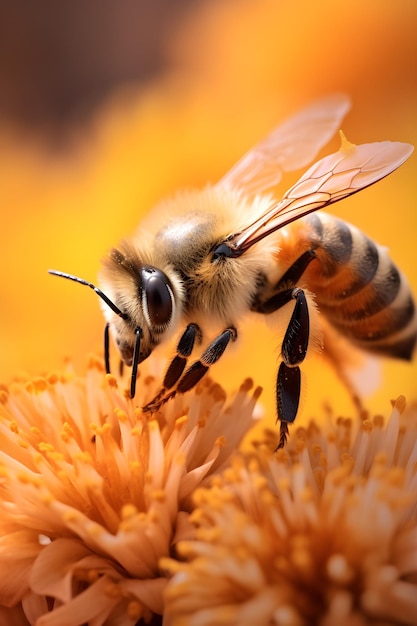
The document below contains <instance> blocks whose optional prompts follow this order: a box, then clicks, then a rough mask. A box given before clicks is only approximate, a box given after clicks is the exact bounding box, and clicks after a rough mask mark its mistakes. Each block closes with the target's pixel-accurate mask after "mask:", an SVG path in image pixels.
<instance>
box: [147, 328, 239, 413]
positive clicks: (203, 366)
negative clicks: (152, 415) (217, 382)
mask: <svg viewBox="0 0 417 626" xmlns="http://www.w3.org/2000/svg"><path fill="white" fill-rule="evenodd" d="M236 337H237V332H236V329H235V328H233V327H230V328H226V330H224V331H223V332H222V333H221V334H220V335H218V336H217V337H216V338H215V339H214V340H213V341H212V342H211V343H210V345H209V346H208V347H207V349H206V350H205V351H204V352H203V354H202V355H201V357H200V358H199V359H198V361H195V362H194V363H192V364H191V365H190V366H189V367H188V369H187V370H185V373H182V372H183V370H184V366H185V364H186V360H187V359H186V356H188V355H189V354H191V352H192V349H193V346H194V343H195V341H198V342H200V341H201V330H200V328H199V327H198V326H197V324H189V326H187V328H186V330H185V332H184V334H183V335H182V337H181V339H180V341H179V344H178V347H177V355H176V356H175V357H174V359H173V360H172V361H171V363H170V365H169V367H168V370H167V373H166V375H165V379H164V387H163V388H162V389H161V391H160V392H159V393H158V394H157V395H156V396H155V398H154V399H153V400H151V402H149V403H148V404H147V405H146V406H144V407H143V410H144V411H150V412H154V411H158V409H160V408H161V406H162V405H163V404H165V402H167V401H168V400H169V399H170V398H172V397H174V396H175V394H176V393H185V392H187V391H189V390H190V389H192V388H193V387H194V386H195V385H196V384H197V383H198V382H199V381H200V380H201V379H202V378H203V376H204V375H205V374H206V373H207V371H208V370H209V369H210V366H211V365H214V363H217V361H218V360H219V359H220V357H221V356H222V354H223V353H224V351H225V350H226V348H227V346H228V344H229V343H230V341H235V339H236ZM175 385H176V387H175ZM169 389H172V390H171V391H169Z"/></svg>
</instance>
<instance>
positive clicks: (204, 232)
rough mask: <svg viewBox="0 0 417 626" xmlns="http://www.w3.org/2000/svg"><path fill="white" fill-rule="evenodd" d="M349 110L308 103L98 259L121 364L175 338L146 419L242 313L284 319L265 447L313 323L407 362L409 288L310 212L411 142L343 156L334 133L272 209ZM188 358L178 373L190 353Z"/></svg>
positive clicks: (192, 379) (375, 254) (291, 414)
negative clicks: (282, 187)
mask: <svg viewBox="0 0 417 626" xmlns="http://www.w3.org/2000/svg"><path fill="white" fill-rule="evenodd" d="M349 108H350V103H349V100H348V98H347V97H346V96H344V95H337V94H335V95H332V96H328V97H326V98H324V99H321V100H319V101H316V102H314V103H312V104H311V105H310V106H308V107H307V108H305V109H303V110H301V111H300V112H298V113H297V114H295V115H294V116H292V117H290V118H289V119H288V120H287V121H286V122H284V123H283V124H281V125H280V126H278V128H276V129H275V130H274V131H273V132H272V133H271V134H270V135H268V136H267V137H266V138H265V139H264V140H263V141H261V142H260V143H259V144H258V145H256V146H255V147H254V148H252V150H250V151H249V152H248V153H247V154H246V155H245V156H244V157H243V158H242V159H241V160H240V161H239V162H238V163H237V164H236V165H235V166H234V167H232V169H231V170H230V171H229V172H228V173H227V174H226V175H225V176H223V178H222V179H221V180H220V181H219V182H217V183H216V184H214V185H212V186H208V187H206V188H205V189H203V190H199V191H187V192H184V193H182V194H180V195H178V196H176V197H174V198H173V199H171V200H168V201H167V202H165V203H164V204H163V205H162V206H161V207H158V208H157V213H156V218H154V220H153V225H152V226H151V227H150V228H147V225H146V222H145V224H143V225H142V226H141V228H140V230H139V231H138V233H137V234H136V235H135V236H134V237H133V238H132V239H128V240H125V241H122V242H121V244H120V245H119V246H118V247H117V248H114V249H112V250H111V251H110V252H109V254H108V256H107V257H106V258H105V259H104V261H103V267H102V270H101V272H100V275H99V284H100V287H96V286H95V285H94V284H93V283H90V282H88V281H85V280H83V279H81V278H78V277H76V276H73V275H70V274H66V273H63V272H58V271H55V270H50V273H51V274H55V275H58V276H61V277H64V278H68V279H71V280H74V281H76V282H78V283H81V284H83V285H87V286H89V287H91V288H92V289H94V291H95V292H96V293H97V294H98V295H99V296H100V298H101V302H102V308H103V312H104V316H105V319H106V326H105V348H104V352H105V363H106V371H107V372H109V371H110V363H109V332H110V333H111V335H112V336H113V338H114V341H115V343H116V345H117V347H118V350H119V352H120V357H121V362H122V363H125V364H126V365H128V366H131V367H132V372H131V384H130V395H131V397H132V398H133V397H134V396H135V390H136V384H137V382H136V380H137V370H138V366H139V364H140V363H141V362H142V361H144V360H145V359H147V358H148V357H149V355H150V354H151V353H152V351H153V350H154V349H155V348H156V346H158V345H160V344H163V343H164V342H166V341H167V340H168V339H169V338H170V337H172V336H175V335H177V336H178V343H177V347H176V354H175V356H174V357H173V359H172V360H171V361H170V363H169V364H168V367H167V369H166V372H165V375H164V378H163V382H162V387H161V390H160V392H159V393H158V394H157V396H156V397H155V398H154V399H153V400H152V402H150V403H148V404H147V405H146V406H145V407H143V408H144V410H146V411H156V410H158V409H159V408H160V407H161V406H162V405H163V404H164V403H165V402H166V401H168V400H169V399H170V398H172V397H173V396H174V395H175V394H182V393H185V392H187V391H189V390H190V389H192V388H193V387H194V386H195V385H196V384H197V382H198V381H199V380H201V378H202V377H203V376H204V375H205V374H206V372H207V371H208V370H209V369H210V367H211V366H212V365H213V364H214V363H216V362H217V361H218V360H219V359H220V357H221V356H222V355H223V353H224V352H225V350H226V349H227V347H228V345H229V344H230V343H231V342H234V341H235V340H236V338H237V336H238V333H239V331H238V325H239V322H240V321H241V320H242V318H243V317H244V316H245V314H247V313H249V312H255V313H261V314H263V315H272V314H274V313H276V312H278V315H279V314H282V311H283V310H284V309H287V311H288V313H287V317H288V318H289V321H288V323H287V328H286V331H285V332H284V333H283V334H284V337H283V339H282V344H281V361H280V365H279V368H278V374H277V380H276V401H277V421H278V420H279V422H280V433H279V441H278V445H277V448H276V449H278V448H281V447H283V446H284V445H285V442H286V439H287V436H288V424H290V423H292V422H294V420H295V418H296V415H297V411H298V406H299V399H300V391H301V371H300V367H301V365H302V363H303V361H304V359H305V357H306V355H307V352H308V351H309V348H310V347H312V346H313V343H314V341H313V340H314V338H317V337H318V336H319V333H320V330H319V328H318V326H319V325H320V318H319V317H318V316H312V315H311V312H312V311H313V310H314V307H317V308H318V311H319V312H320V314H322V315H323V316H324V319H325V320H327V322H329V323H330V325H331V327H333V329H335V330H336V331H337V332H338V333H340V334H341V335H342V336H344V337H346V338H348V340H349V341H350V342H352V343H353V344H355V345H357V346H359V348H361V349H364V350H367V351H371V352H376V353H379V354H380V355H386V356H390V357H397V358H401V359H411V356H412V352H413V348H414V345H415V342H416V338H417V317H416V312H415V307H414V302H413V299H412V296H411V293H410V290H409V287H408V285H407V281H406V279H405V278H404V276H403V275H402V274H401V273H400V271H399V270H398V269H397V268H396V267H395V265H394V264H393V262H392V261H391V260H390V258H389V257H388V254H387V252H386V250H385V249H384V248H382V247H381V246H379V245H378V244H376V243H374V242H373V241H372V240H371V239H369V238H368V237H367V236H366V235H364V234H363V233H362V232H361V231H360V230H358V229H357V228H356V227H355V226H352V225H350V224H348V223H346V222H344V221H342V220H340V219H337V218H336V217H332V216H331V215H328V214H326V213H324V212H320V213H316V212H317V210H318V209H321V208H323V207H326V206H327V205H329V204H332V203H334V202H337V201H339V200H341V199H342V198H346V197H347V196H350V195H351V194H354V193H356V192H357V191H359V190H361V189H364V188H365V187H368V186H369V185H371V184H373V183H375V182H376V181H378V180H380V179H381V178H383V177H385V176H387V175H388V174H390V173H391V172H393V171H394V170H395V169H396V168H398V167H399V166H400V165H401V164H402V163H404V161H405V160H406V159H407V158H408V157H409V156H410V154H411V153H412V151H413V147H412V146H411V145H409V144H405V143H399V142H390V141H382V142H379V143H369V144H362V145H358V146H356V145H353V144H351V143H349V142H348V141H347V140H346V139H345V138H344V136H343V135H342V145H341V148H340V149H339V151H338V152H335V153H333V154H330V155H329V156H326V157H324V158H322V159H320V160H319V161H317V162H316V163H315V164H314V165H313V166H312V167H310V168H309V169H308V170H307V171H306V172H305V174H303V175H302V176H301V178H300V179H299V180H298V181H297V182H296V183H295V184H294V185H293V186H292V187H291V188H290V189H289V190H288V191H287V192H286V193H285V194H284V195H283V197H282V198H281V199H280V200H277V199H276V198H274V197H273V195H271V193H270V190H271V189H273V188H274V187H275V186H276V185H277V184H278V183H279V181H280V179H281V177H282V175H283V173H284V172H289V171H295V170H297V169H300V168H302V167H305V166H306V165H307V164H308V163H310V162H311V161H312V160H313V159H315V158H316V156H317V154H318V152H319V151H320V150H321V149H322V147H323V146H324V145H325V144H326V143H327V142H328V141H329V140H330V139H331V137H332V136H333V135H334V134H335V133H336V131H337V130H338V129H339V128H340V124H341V121H342V119H343V118H344V116H345V114H346V113H347V111H348V110H349ZM200 344H202V347H201V348H199V350H200V355H199V356H197V358H195V360H193V361H192V362H191V364H190V357H191V356H192V354H193V352H195V349H196V348H197V346H198V345H200Z"/></svg>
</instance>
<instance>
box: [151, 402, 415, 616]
mask: <svg viewBox="0 0 417 626" xmlns="http://www.w3.org/2000/svg"><path fill="white" fill-rule="evenodd" d="M404 407H405V402H404V398H399V399H398V400H397V401H396V402H395V403H394V407H393V410H392V414H391V417H390V419H389V420H388V422H387V424H386V426H384V424H383V420H382V418H381V417H375V418H374V419H373V420H370V419H365V420H364V421H363V422H362V424H361V425H360V428H359V429H356V430H357V432H356V433H355V432H354V431H355V428H354V427H353V424H352V423H351V421H349V420H344V419H339V420H338V421H337V422H336V424H335V425H334V426H331V425H328V426H327V427H326V428H323V429H320V428H318V427H317V426H315V425H314V424H310V426H309V428H307V429H306V430H304V429H299V430H298V432H297V433H296V434H293V436H292V438H291V439H290V441H289V446H288V449H287V451H284V452H280V453H279V454H278V455H276V456H273V455H272V453H271V449H272V446H271V445H270V442H269V441H268V443H267V445H259V447H258V451H257V454H256V455H250V456H249V455H246V456H245V457H241V458H240V459H237V460H236V461H235V462H234V465H233V468H231V469H230V468H229V469H227V470H226V471H225V472H224V473H223V474H222V475H221V476H216V477H215V478H213V480H212V485H211V487H210V488H204V489H200V490H199V491H198V493H197V494H196V497H195V502H196V509H195V511H194V513H193V515H192V520H193V522H194V524H195V526H196V528H197V534H196V538H195V539H194V540H192V541H183V542H180V543H179V545H178V552H179V555H180V556H181V557H182V558H183V559H184V560H185V561H184V562H178V561H174V560H169V559H164V560H163V562H161V566H163V567H165V568H166V569H167V570H168V571H170V572H171V573H173V574H174V575H173V578H172V580H171V581H170V583H169V585H168V587H167V589H166V592H165V599H166V607H165V621H164V624H167V625H169V626H182V625H184V624H187V625H188V626H194V625H195V626H197V624H198V626H206V625H207V626H208V625H212V624H221V625H222V626H229V625H230V626H231V625H236V624H239V626H245V625H248V626H249V625H252V624H257V626H262V625H271V624H277V625H278V624H279V625H280V626H284V625H285V626H289V625H290V624H291V626H308V625H311V624H321V625H323V626H333V625H334V624H338V625H340V626H365V624H371V623H372V624H376V623H378V624H382V623H383V624H384V625H388V624H392V625H398V624H410V625H411V624H414V625H415V624H416V623H417V621H416V616H417V507H416V486H417V472H416V467H417V464H416V461H417V437H416V435H417V411H416V410H415V409H414V410H413V411H410V412H408V413H406V412H405V411H404Z"/></svg>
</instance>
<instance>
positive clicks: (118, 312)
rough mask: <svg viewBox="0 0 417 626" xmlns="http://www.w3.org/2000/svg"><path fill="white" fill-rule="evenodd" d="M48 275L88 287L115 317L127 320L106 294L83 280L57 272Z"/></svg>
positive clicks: (126, 316)
mask: <svg viewBox="0 0 417 626" xmlns="http://www.w3.org/2000/svg"><path fill="white" fill-rule="evenodd" d="M48 274H52V276H60V277H61V278H67V279H68V280H73V281H74V282H76V283H80V285H86V287H90V289H93V291H95V292H96V294H97V295H98V296H100V298H101V299H102V300H104V302H105V303H106V304H107V306H109V307H110V308H111V310H112V311H113V312H114V313H116V315H119V317H121V318H122V319H124V320H127V319H129V316H128V315H127V314H126V313H123V312H122V311H121V310H120V309H119V307H118V306H116V305H115V304H114V302H112V301H111V300H110V298H108V297H107V296H106V294H105V293H103V292H102V291H101V289H99V288H98V287H96V286H95V285H93V283H89V282H88V280H84V279H83V278H79V277H78V276H73V274H67V273H66V272H59V271H58V270H48Z"/></svg>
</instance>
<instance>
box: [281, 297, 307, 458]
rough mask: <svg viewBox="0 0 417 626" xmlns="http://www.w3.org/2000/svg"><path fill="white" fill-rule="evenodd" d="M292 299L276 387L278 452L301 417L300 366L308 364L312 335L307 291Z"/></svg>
mask: <svg viewBox="0 0 417 626" xmlns="http://www.w3.org/2000/svg"><path fill="white" fill-rule="evenodd" d="M292 298H294V299H295V306H294V311H293V312H292V315H291V319H290V322H289V324H288V328H287V331H286V333H285V336H284V340H283V342H282V347H281V356H282V362H281V364H280V366H279V370H278V376H277V384H276V394H277V414H278V419H279V420H280V422H281V426H280V437H279V443H278V446H277V448H276V449H277V450H278V449H279V448H282V447H284V445H285V442H286V440H287V436H288V424H289V423H292V422H293V421H294V420H295V418H296V416H297V412H298V405H299V402H300V393H301V371H300V368H299V364H300V363H302V362H303V361H304V359H305V356H306V354H307V348H308V340H309V334H310V318H309V313H308V305H307V298H306V296H305V293H304V291H303V290H302V289H300V288H298V287H297V288H296V289H293V290H292Z"/></svg>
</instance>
